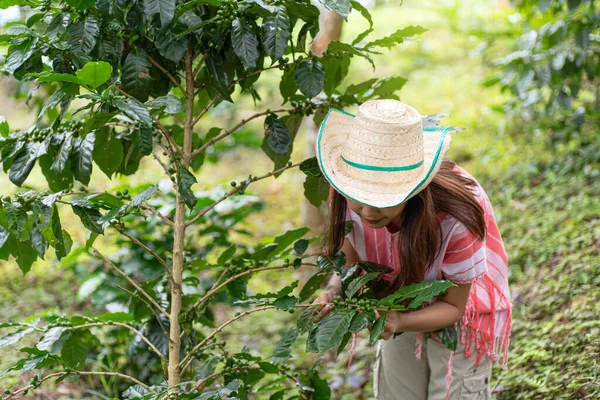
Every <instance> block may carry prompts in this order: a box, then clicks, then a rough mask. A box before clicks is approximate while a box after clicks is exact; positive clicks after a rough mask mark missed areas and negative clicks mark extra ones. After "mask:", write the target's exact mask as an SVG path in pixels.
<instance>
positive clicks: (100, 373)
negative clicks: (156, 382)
mask: <svg viewBox="0 0 600 400" xmlns="http://www.w3.org/2000/svg"><path fill="white" fill-rule="evenodd" d="M67 373H68V374H73V375H81V376H115V377H118V378H122V379H127V380H128V381H131V382H133V383H136V384H138V385H140V386H141V387H143V388H144V389H146V390H147V391H151V390H152V389H151V388H150V386H148V385H146V384H145V383H143V382H140V381H139V380H137V379H135V378H134V377H133V376H129V375H125V374H121V373H119V372H104V371H73V370H71V371H69V372H55V373H53V374H50V375H46V376H44V377H43V378H41V379H40V380H39V381H38V383H39V384H41V383H43V382H45V381H47V380H49V379H52V378H56V377H58V376H62V375H64V374H67ZM31 388H33V385H28V386H25V387H23V388H21V389H19V390H17V391H15V392H11V393H10V394H9V395H8V396H7V397H4V399H10V398H11V397H13V396H15V395H17V394H19V393H22V392H24V391H25V390H29V389H31Z"/></svg>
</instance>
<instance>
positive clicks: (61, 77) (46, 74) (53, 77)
mask: <svg viewBox="0 0 600 400" xmlns="http://www.w3.org/2000/svg"><path fill="white" fill-rule="evenodd" d="M29 76H31V77H34V78H37V81H38V82H39V83H45V82H70V83H79V79H78V78H77V76H75V75H73V74H57V73H55V72H52V71H43V72H37V73H33V74H29ZM57 104H58V103H57Z"/></svg>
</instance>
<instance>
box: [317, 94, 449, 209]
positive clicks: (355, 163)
mask: <svg viewBox="0 0 600 400" xmlns="http://www.w3.org/2000/svg"><path fill="white" fill-rule="evenodd" d="M451 141H452V140H451V136H450V133H449V129H448V128H438V127H434V128H426V129H423V121H422V117H421V115H420V114H419V113H418V112H417V111H416V110H415V109H414V108H412V107H411V106H409V105H407V104H404V103H401V102H399V101H396V100H372V101H368V102H366V103H364V104H362V105H361V106H360V108H359V110H358V114H357V115H356V116H354V115H352V114H349V113H347V112H344V111H341V110H336V109H331V110H330V111H329V112H328V113H327V116H326V117H325V119H324V120H323V123H322V124H321V129H320V130H319V135H318V137H317V143H316V150H317V160H318V161H319V165H320V167H321V170H322V171H323V174H324V175H325V178H326V179H327V180H328V181H329V183H330V184H331V185H332V186H333V187H334V188H335V189H336V190H337V191H338V192H340V193H341V194H343V195H344V196H346V197H348V198H350V199H352V200H354V201H358V202H360V203H363V204H367V205H369V206H373V207H377V208H386V207H394V206H397V205H399V204H402V203H403V202H405V201H406V200H408V199H410V198H411V197H412V196H414V195H416V194H417V193H419V192H420V191H421V190H423V189H424V188H425V187H426V186H427V185H428V184H429V183H430V182H431V181H432V179H433V178H434V177H435V175H436V173H437V172H438V170H439V168H440V165H441V163H442V160H443V158H444V155H445V154H446V152H447V151H448V147H449V146H450V142H451Z"/></svg>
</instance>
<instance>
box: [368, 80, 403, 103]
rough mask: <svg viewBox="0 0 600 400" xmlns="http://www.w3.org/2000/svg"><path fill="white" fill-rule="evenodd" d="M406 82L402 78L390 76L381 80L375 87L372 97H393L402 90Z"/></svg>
mask: <svg viewBox="0 0 600 400" xmlns="http://www.w3.org/2000/svg"><path fill="white" fill-rule="evenodd" d="M406 82H407V80H406V78H403V77H401V76H390V77H388V78H384V79H380V80H379V81H378V82H377V84H376V85H375V88H374V89H373V93H372V95H371V96H378V97H380V98H386V97H391V96H392V95H393V94H394V93H395V92H396V91H398V90H400V89H402V87H404V84H405V83H406Z"/></svg>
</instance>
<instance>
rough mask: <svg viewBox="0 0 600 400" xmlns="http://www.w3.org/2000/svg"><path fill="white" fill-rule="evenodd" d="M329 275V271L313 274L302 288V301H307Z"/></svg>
mask: <svg viewBox="0 0 600 400" xmlns="http://www.w3.org/2000/svg"><path fill="white" fill-rule="evenodd" d="M328 276H329V273H328V272H327V271H319V272H317V273H316V274H314V275H313V276H311V277H310V279H309V280H308V281H306V283H305V284H304V286H303V287H302V290H301V291H300V295H299V297H300V301H301V302H302V301H305V300H307V299H308V298H309V297H310V296H312V295H313V294H314V293H315V292H316V291H317V290H318V289H319V288H320V287H321V285H322V284H323V283H324V282H325V280H326V279H327V277H328Z"/></svg>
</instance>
